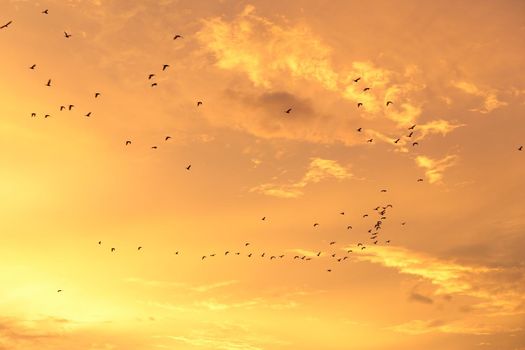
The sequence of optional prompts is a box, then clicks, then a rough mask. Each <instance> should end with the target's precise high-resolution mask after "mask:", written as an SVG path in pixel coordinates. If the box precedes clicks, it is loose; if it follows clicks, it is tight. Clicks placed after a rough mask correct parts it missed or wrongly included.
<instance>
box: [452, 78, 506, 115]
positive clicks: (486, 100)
mask: <svg viewBox="0 0 525 350" xmlns="http://www.w3.org/2000/svg"><path fill="white" fill-rule="evenodd" d="M452 85H453V86H454V87H456V88H458V89H459V90H461V91H463V92H465V93H467V94H469V95H474V96H478V97H481V98H483V108H475V109H472V111H476V112H480V113H490V112H492V111H493V110H495V109H497V108H500V107H503V106H506V105H507V104H508V103H507V102H504V101H500V100H498V97H497V91H496V90H494V89H490V88H481V87H478V86H476V85H474V84H473V83H469V82H466V81H454V82H452Z"/></svg>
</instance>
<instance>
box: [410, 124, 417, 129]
mask: <svg viewBox="0 0 525 350" xmlns="http://www.w3.org/2000/svg"><path fill="white" fill-rule="evenodd" d="M415 127H416V124H414V125H412V126H411V127H410V128H408V130H414V128H415Z"/></svg>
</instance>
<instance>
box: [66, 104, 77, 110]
mask: <svg viewBox="0 0 525 350" xmlns="http://www.w3.org/2000/svg"><path fill="white" fill-rule="evenodd" d="M73 107H75V105H69V106H68V107H67V108H68V109H69V110H72V109H73Z"/></svg>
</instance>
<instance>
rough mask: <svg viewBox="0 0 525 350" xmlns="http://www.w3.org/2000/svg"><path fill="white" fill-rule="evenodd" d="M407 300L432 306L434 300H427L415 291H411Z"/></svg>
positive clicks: (427, 298)
mask: <svg viewBox="0 0 525 350" xmlns="http://www.w3.org/2000/svg"><path fill="white" fill-rule="evenodd" d="M408 300H410V301H415V302H418V303H423V304H432V303H434V300H432V298H429V297H427V296H425V295H423V294H419V293H417V292H415V291H412V292H411V293H410V295H409V298H408Z"/></svg>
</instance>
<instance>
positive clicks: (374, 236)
mask: <svg viewBox="0 0 525 350" xmlns="http://www.w3.org/2000/svg"><path fill="white" fill-rule="evenodd" d="M41 13H42V14H43V15H48V14H49V10H48V9H45V10H44V11H42V12H41ZM12 24H13V21H8V22H7V23H5V24H3V25H2V26H0V30H4V29H8V28H9V27H10V26H11V25H12ZM71 37H72V34H71V33H68V32H67V31H64V38H65V39H70V38H71ZM178 39H183V36H182V35H180V34H176V35H174V36H173V40H178ZM36 67H37V65H36V64H33V65H31V66H30V67H29V69H31V70H35V69H36ZM168 68H170V65H169V64H163V65H162V68H161V70H160V73H162V72H165V71H166V70H167V69H168ZM160 73H149V74H147V75H146V77H147V81H148V82H149V84H150V86H151V87H152V88H154V87H157V86H158V83H157V81H155V80H154V79H155V78H156V77H157V75H158V74H160ZM360 81H361V77H358V78H355V79H353V82H354V83H356V84H357V83H359V82H360ZM45 86H46V87H52V79H48V80H47V82H46V84H45ZM368 91H370V87H364V88H363V89H362V92H363V93H367V92H368ZM101 95H102V94H101V93H100V92H94V94H93V96H94V98H95V99H98V98H99V97H100V96H101ZM202 104H203V102H202V101H197V103H196V105H197V107H199V106H201V105H202ZM393 104H394V102H393V101H390V100H389V101H386V103H385V105H386V107H389V106H390V105H393ZM361 107H363V103H362V102H358V103H357V108H361ZM73 108H75V105H74V104H67V105H61V106H60V107H59V111H71V110H73ZM292 110H293V108H292V107H289V108H287V109H286V110H285V111H284V113H286V114H288V115H289V114H291V112H292ZM91 115H92V113H91V112H87V113H86V114H85V115H84V116H85V117H91ZM50 116H51V115H50V114H44V118H48V117H50ZM31 117H37V113H35V112H32V113H31ZM415 128H416V125H412V126H411V127H409V128H408V134H407V135H403V136H401V137H398V138H396V139H395V140H393V143H394V144H398V143H399V142H401V141H402V139H403V137H406V138H408V139H410V138H412V136H413V135H414V132H415ZM357 132H358V133H362V132H363V128H362V127H359V128H357ZM170 139H171V136H165V138H164V141H165V142H168V141H169V140H170ZM373 141H374V140H373V139H372V138H370V139H367V140H366V142H367V143H372V142H373ZM124 144H125V146H129V145H131V144H132V140H126V141H125V142H124ZM418 145H419V143H418V142H417V141H414V142H412V146H413V147H415V146H418ZM151 148H152V149H157V146H156V145H154V146H151ZM522 150H523V146H519V147H518V151H522ZM190 169H191V164H189V165H187V166H186V170H190ZM417 181H418V182H422V181H423V179H422V178H419V179H418V180H417ZM380 192H383V193H384V192H387V190H386V189H382V190H381V191H380ZM390 208H392V205H391V204H386V205H384V206H377V207H376V208H374V210H373V212H374V213H375V214H376V215H377V219H376V220H375V222H374V223H373V225H371V226H370V228H369V229H368V231H367V234H368V236H369V237H368V238H369V241H370V242H369V243H364V242H357V243H354V245H353V246H351V248H349V246H348V245H346V244H343V245H341V246H339V245H337V242H336V241H333V240H332V241H330V242H329V243H328V245H327V248H331V250H328V249H326V250H321V251H318V252H317V253H315V254H309V255H304V254H301V255H297V254H288V253H282V252H281V253H278V254H275V253H274V254H267V252H265V251H258V252H257V253H256V252H255V251H254V250H252V249H251V247H252V245H251V243H250V242H245V243H244V250H239V249H237V250H231V251H230V250H226V251H224V252H221V253H220V254H219V253H217V252H213V253H208V254H205V255H202V256H200V260H201V261H204V260H209V259H211V258H214V257H216V256H218V255H222V256H228V255H233V256H246V257H247V258H252V257H253V258H255V257H256V256H259V257H260V258H268V259H269V260H274V259H284V258H285V257H289V258H290V259H292V260H299V261H310V260H313V259H318V258H323V257H328V258H331V259H332V260H333V261H334V262H338V263H340V262H344V261H348V260H349V259H350V254H351V253H352V252H353V250H354V249H355V250H359V251H362V250H365V249H366V248H367V247H373V246H374V245H377V244H379V243H380V242H382V243H383V244H390V242H391V241H390V239H383V238H380V237H381V236H380V234H381V232H382V228H383V224H384V222H385V221H386V220H387V211H388V210H389V209H390ZM339 214H340V215H345V212H344V211H342V212H340V213H339ZM362 217H363V219H366V218H367V217H369V214H363V216H362ZM266 219H267V218H266V216H263V217H262V218H261V220H262V221H266ZM405 224H406V222H402V223H401V225H402V226H404V225H405ZM318 226H319V223H318V222H315V223H314V224H313V227H314V229H315V228H317V227H318ZM346 229H347V230H352V229H353V227H352V225H347V226H346ZM98 245H100V246H102V245H103V243H102V241H98ZM141 250H143V248H142V246H138V247H137V251H141ZM341 251H345V253H344V254H339V253H338V252H341ZM110 252H111V253H117V248H116V247H110ZM179 253H180V252H179V251H176V252H175V255H179ZM326 271H327V272H332V268H327V269H326ZM57 292H62V289H58V290H57Z"/></svg>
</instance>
